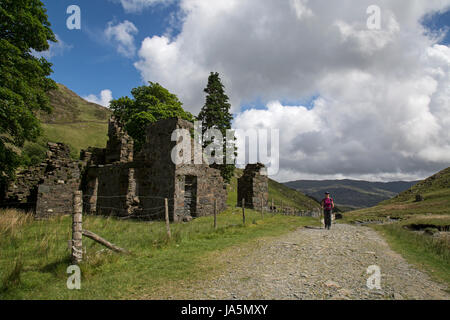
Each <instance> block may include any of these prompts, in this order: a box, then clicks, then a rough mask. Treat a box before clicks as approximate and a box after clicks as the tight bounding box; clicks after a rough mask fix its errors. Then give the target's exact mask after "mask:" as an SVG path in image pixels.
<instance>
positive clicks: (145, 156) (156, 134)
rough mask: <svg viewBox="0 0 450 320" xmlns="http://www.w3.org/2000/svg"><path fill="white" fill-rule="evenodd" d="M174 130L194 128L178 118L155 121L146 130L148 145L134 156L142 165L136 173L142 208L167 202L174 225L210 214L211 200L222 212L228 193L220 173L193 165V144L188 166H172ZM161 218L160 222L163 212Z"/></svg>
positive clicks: (206, 167) (205, 165)
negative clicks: (166, 199)
mask: <svg viewBox="0 0 450 320" xmlns="http://www.w3.org/2000/svg"><path fill="white" fill-rule="evenodd" d="M176 129H187V130H188V131H190V132H192V131H193V130H194V125H193V124H192V123H191V122H189V121H186V120H182V119H180V118H171V119H166V120H161V121H158V122H156V123H154V124H152V125H150V126H149V127H148V129H147V141H146V143H145V145H144V146H143V149H142V152H141V153H140V154H139V155H138V156H137V159H138V160H139V161H141V162H142V163H145V165H143V166H142V167H141V168H137V169H136V179H137V181H136V182H137V190H138V196H139V197H140V204H141V207H142V208H144V209H145V208H158V207H161V206H163V205H164V202H163V199H162V198H168V199H169V216H170V219H171V220H172V221H175V222H180V221H189V220H191V219H192V218H193V217H200V216H205V215H210V214H213V212H214V211H213V210H214V199H217V210H218V212H220V211H221V210H224V209H225V208H226V198H227V191H226V189H225V188H224V182H223V179H222V177H221V176H220V171H219V170H216V169H213V168H210V167H209V166H208V164H206V163H203V164H200V165H195V164H193V163H194V162H193V157H194V152H193V143H191V147H192V149H191V156H192V162H191V164H180V165H175V164H174V163H173V161H172V150H173V148H174V147H175V146H176V143H177V142H176V141H172V133H173V132H174V130H176ZM186 186H189V188H186ZM146 196H147V197H146ZM148 196H150V197H148ZM152 196H153V197H155V198H152ZM158 197H159V198H158ZM157 211H158V210H157V209H155V212H157ZM146 214H148V212H147V213H146ZM150 214H151V212H150ZM160 214H161V218H163V214H164V212H163V211H161V213H160Z"/></svg>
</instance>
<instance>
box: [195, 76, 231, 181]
mask: <svg viewBox="0 0 450 320" xmlns="http://www.w3.org/2000/svg"><path fill="white" fill-rule="evenodd" d="M204 92H205V93H206V102H205V105H204V106H203V108H202V110H201V111H200V113H199V115H198V120H199V121H201V122H202V130H203V133H204V132H205V131H206V130H208V129H212V128H215V129H218V130H220V132H221V133H222V136H223V164H214V165H213V166H214V167H216V168H218V169H219V170H220V172H221V175H222V177H223V179H224V180H225V181H226V182H227V183H229V182H230V181H231V178H232V177H233V174H234V169H235V168H236V165H235V161H234V160H233V162H232V163H227V161H226V160H227V159H226V154H227V150H230V151H231V153H233V154H234V155H235V156H236V155H237V153H236V150H237V149H236V144H235V140H236V139H235V138H234V139H233V140H232V141H228V143H227V141H226V131H227V130H231V122H232V120H233V115H232V114H231V113H230V109H231V105H230V103H229V98H228V96H227V95H226V94H225V90H224V86H223V84H222V82H221V80H220V77H219V73H217V72H211V74H210V75H209V78H208V85H207V86H206V88H205V90H204ZM208 143H209V142H204V145H203V147H204V148H205V147H206V145H207V144H208Z"/></svg>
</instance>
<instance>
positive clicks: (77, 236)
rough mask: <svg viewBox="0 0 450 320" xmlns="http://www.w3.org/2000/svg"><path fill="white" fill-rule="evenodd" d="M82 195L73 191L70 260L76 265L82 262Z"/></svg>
mask: <svg viewBox="0 0 450 320" xmlns="http://www.w3.org/2000/svg"><path fill="white" fill-rule="evenodd" d="M82 220H83V193H82V192H81V191H75V193H74V194H73V213H72V248H71V260H72V263H73V264H78V263H80V262H81V261H82V260H83V242H82V238H83V225H82Z"/></svg>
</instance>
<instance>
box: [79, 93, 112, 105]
mask: <svg viewBox="0 0 450 320" xmlns="http://www.w3.org/2000/svg"><path fill="white" fill-rule="evenodd" d="M83 99H84V100H86V101H89V102H92V103H96V104H99V105H101V106H104V107H107V108H108V107H109V103H110V102H111V100H112V99H113V96H112V92H111V90H108V89H105V90H102V91H101V92H100V95H98V96H97V95H95V94H90V95H88V96H85V97H83Z"/></svg>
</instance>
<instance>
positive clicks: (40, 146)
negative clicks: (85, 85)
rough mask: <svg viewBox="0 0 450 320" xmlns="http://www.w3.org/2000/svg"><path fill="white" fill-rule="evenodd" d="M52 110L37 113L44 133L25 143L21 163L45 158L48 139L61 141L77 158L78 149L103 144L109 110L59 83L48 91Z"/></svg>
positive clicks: (35, 162) (26, 163) (35, 161)
mask: <svg viewBox="0 0 450 320" xmlns="http://www.w3.org/2000/svg"><path fill="white" fill-rule="evenodd" d="M48 96H49V98H50V104H51V106H52V107H53V112H52V113H51V114H46V113H40V114H38V117H39V119H40V120H41V122H42V128H43V135H42V137H40V138H39V140H38V142H37V143H27V144H26V145H25V147H24V149H23V151H24V152H23V156H24V165H25V166H27V165H33V164H37V163H39V162H40V161H42V160H43V159H44V158H45V151H46V144H47V142H63V143H65V144H67V145H69V146H70V149H71V154H72V156H73V157H74V158H77V157H78V156H79V154H80V150H81V149H86V148H87V147H91V146H92V147H105V146H106V141H107V132H108V119H109V117H110V115H111V111H110V110H109V109H108V108H105V107H102V106H100V105H97V104H95V103H90V102H88V101H86V100H84V99H82V98H81V97H79V96H78V95H77V94H76V93H74V92H73V91H71V90H69V89H68V88H67V87H65V86H64V85H62V84H58V88H57V89H56V90H53V91H51V92H49V94H48Z"/></svg>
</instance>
